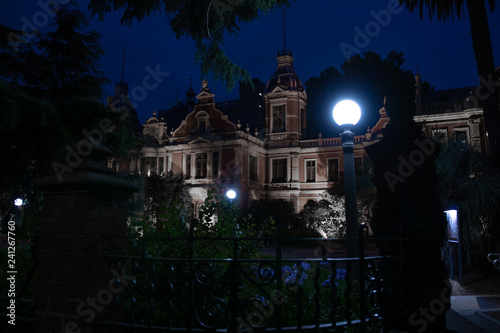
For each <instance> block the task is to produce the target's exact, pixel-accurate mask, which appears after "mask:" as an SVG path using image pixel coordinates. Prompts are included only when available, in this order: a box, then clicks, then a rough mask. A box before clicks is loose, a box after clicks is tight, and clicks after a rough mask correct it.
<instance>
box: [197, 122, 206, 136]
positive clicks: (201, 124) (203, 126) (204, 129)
mask: <svg viewBox="0 0 500 333" xmlns="http://www.w3.org/2000/svg"><path fill="white" fill-rule="evenodd" d="M206 131H207V122H206V121H205V120H200V127H199V132H200V134H201V133H205V132H206Z"/></svg>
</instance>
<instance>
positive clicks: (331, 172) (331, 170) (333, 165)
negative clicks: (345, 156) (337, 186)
mask: <svg viewBox="0 0 500 333" xmlns="http://www.w3.org/2000/svg"><path fill="white" fill-rule="evenodd" d="M336 180H339V159H338V158H330V159H329V160H328V181H329V182H333V181H336Z"/></svg>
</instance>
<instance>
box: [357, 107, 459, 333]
mask: <svg viewBox="0 0 500 333" xmlns="http://www.w3.org/2000/svg"><path fill="white" fill-rule="evenodd" d="M390 116H392V117H390V118H391V121H390V122H389V124H388V125H387V127H386V128H385V129H384V131H383V135H384V137H383V139H382V140H381V141H380V142H378V143H376V144H373V145H371V146H369V147H367V148H366V152H367V153H368V156H369V157H370V158H371V160H372V161H373V163H374V178H373V182H374V184H375V186H376V188H377V203H376V207H375V209H374V217H373V220H372V223H371V225H372V228H373V230H374V235H375V237H380V238H398V237H399V238H402V239H404V240H403V241H398V240H392V241H379V248H380V251H381V253H382V254H386V255H399V254H403V255H407V256H408V257H407V258H405V259H404V260H403V262H402V263H401V261H398V260H396V259H395V260H394V261H391V260H389V261H388V264H387V265H385V266H384V267H383V268H382V274H383V279H384V282H383V283H384V288H383V291H382V306H383V309H382V314H383V316H384V331H385V332H389V331H390V330H393V329H394V330H399V331H402V332H419V333H421V332H446V317H445V312H446V310H448V309H449V307H450V292H451V285H450V284H449V281H448V274H447V271H446V268H445V265H444V263H443V261H442V260H441V246H442V245H443V241H444V239H445V230H446V229H445V228H446V220H445V218H444V214H443V209H442V207H441V203H440V200H439V198H438V194H437V190H436V181H437V175H436V166H435V159H436V157H437V156H438V154H439V145H438V144H437V143H436V142H435V141H433V140H432V139H430V138H425V137H423V136H422V130H421V128H420V126H418V125H417V124H416V123H415V122H414V121H413V119H412V115H411V114H410V113H407V114H394V115H390Z"/></svg>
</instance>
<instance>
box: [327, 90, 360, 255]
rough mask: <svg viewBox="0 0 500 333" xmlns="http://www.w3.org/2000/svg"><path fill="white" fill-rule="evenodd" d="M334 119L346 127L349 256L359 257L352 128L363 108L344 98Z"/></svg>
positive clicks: (346, 204) (345, 159)
mask: <svg viewBox="0 0 500 333" xmlns="http://www.w3.org/2000/svg"><path fill="white" fill-rule="evenodd" d="M332 114H333V120H335V122H336V123H337V124H338V125H339V126H341V127H342V128H343V129H344V132H342V133H341V134H340V136H341V138H342V149H343V150H344V191H345V210H346V214H345V216H346V223H347V228H346V232H347V256H348V257H359V247H358V244H357V243H358V242H356V239H357V238H358V205H357V199H356V175H355V169H354V154H353V151H354V133H353V132H351V131H350V128H351V127H352V126H354V125H356V123H357V122H358V121H359V119H360V118H361V109H360V107H359V105H358V104H356V103H355V102H353V101H351V100H343V101H341V102H339V103H337V105H335V107H334V108H333V113H332Z"/></svg>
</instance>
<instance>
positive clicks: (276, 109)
mask: <svg viewBox="0 0 500 333" xmlns="http://www.w3.org/2000/svg"><path fill="white" fill-rule="evenodd" d="M285 130H286V125H285V104H282V105H275V106H273V132H274V133H279V132H284V131H285Z"/></svg>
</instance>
